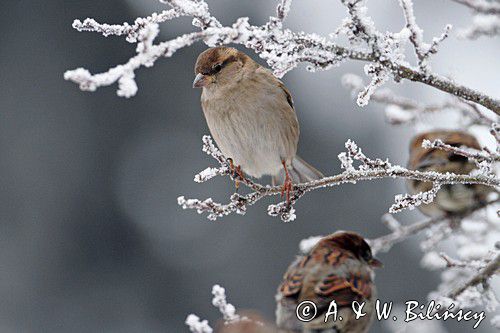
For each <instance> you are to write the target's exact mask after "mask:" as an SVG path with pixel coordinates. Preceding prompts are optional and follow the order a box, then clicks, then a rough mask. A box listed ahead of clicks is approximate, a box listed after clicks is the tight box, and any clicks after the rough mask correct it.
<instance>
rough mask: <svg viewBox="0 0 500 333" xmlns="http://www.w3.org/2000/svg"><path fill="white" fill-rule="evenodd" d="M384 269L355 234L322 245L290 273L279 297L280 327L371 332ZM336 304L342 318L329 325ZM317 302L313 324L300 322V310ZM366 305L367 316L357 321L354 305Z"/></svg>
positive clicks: (338, 234) (344, 234) (332, 237)
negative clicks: (377, 281) (378, 277)
mask: <svg viewBox="0 0 500 333" xmlns="http://www.w3.org/2000/svg"><path fill="white" fill-rule="evenodd" d="M380 266H382V264H381V262H380V261H378V260H377V259H375V258H373V256H372V252H371V249H370V246H369V245H368V244H367V243H366V241H365V240H364V239H363V237H361V236H360V235H358V234H356V233H353V232H343V231H342V232H336V233H334V234H332V235H330V236H327V237H325V238H323V239H321V240H320V241H319V242H318V244H316V246H315V247H313V248H312V250H311V251H310V252H309V254H307V255H304V256H299V257H298V258H297V259H296V260H295V261H294V262H293V263H292V264H291V265H290V267H289V268H288V270H287V272H286V273H285V276H284V280H283V282H282V283H281V285H280V287H279V289H278V295H277V296H276V302H277V309H276V324H277V325H278V327H279V328H281V329H284V330H289V331H292V332H295V331H298V332H300V331H303V332H315V333H316V332H318V333H319V332H335V333H362V332H367V331H368V328H369V327H370V323H371V321H372V315H373V313H374V300H375V298H376V289H375V285H374V282H373V270H372V268H373V267H380ZM333 300H335V302H336V304H337V309H338V316H340V317H342V320H339V318H337V320H336V321H333V318H332V317H329V320H328V321H327V322H326V323H325V314H326V313H327V311H328V309H329V306H330V303H331V302H332V301H333ZM303 301H311V302H313V303H314V304H315V305H316V307H317V314H316V316H315V317H314V319H313V320H312V321H309V322H300V321H298V320H297V317H296V313H295V311H296V308H297V305H298V304H300V303H301V302H303ZM353 301H357V302H359V303H361V302H366V303H365V306H364V307H363V312H365V313H366V316H364V317H361V318H359V319H358V320H356V319H355V315H354V312H353V311H352V302H353Z"/></svg>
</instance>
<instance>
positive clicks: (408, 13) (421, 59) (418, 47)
mask: <svg viewBox="0 0 500 333" xmlns="http://www.w3.org/2000/svg"><path fill="white" fill-rule="evenodd" d="M399 4H400V5H401V7H402V8H403V12H404V16H405V20H406V28H407V29H408V30H410V32H411V34H410V42H411V43H412V44H413V48H414V50H415V54H416V56H417V59H418V65H419V67H420V70H421V71H423V72H424V73H429V71H430V67H429V64H428V60H429V57H430V55H431V54H435V53H437V51H438V46H439V44H440V43H441V42H442V41H443V40H445V39H446V38H447V37H448V34H449V32H450V30H451V24H448V25H446V27H445V28H444V32H443V33H442V34H441V36H439V37H435V38H433V40H432V44H427V43H425V42H424V37H423V33H424V31H423V30H422V29H421V28H420V27H419V26H418V24H417V20H416V18H415V15H414V14H413V3H412V0H399Z"/></svg>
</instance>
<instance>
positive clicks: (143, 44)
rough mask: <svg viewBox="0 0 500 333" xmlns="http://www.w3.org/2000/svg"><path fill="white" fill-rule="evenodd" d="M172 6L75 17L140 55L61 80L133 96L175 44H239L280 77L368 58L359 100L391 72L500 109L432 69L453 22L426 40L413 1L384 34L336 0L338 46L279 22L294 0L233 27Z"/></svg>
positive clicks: (349, 1)
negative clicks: (183, 20)
mask: <svg viewBox="0 0 500 333" xmlns="http://www.w3.org/2000/svg"><path fill="white" fill-rule="evenodd" d="M161 2H163V3H165V4H168V5H169V6H170V7H171V9H169V10H165V11H163V12H161V13H159V14H156V13H154V14H152V15H151V16H149V17H147V18H138V19H137V20H136V21H135V22H134V23H133V24H128V23H124V24H122V25H109V24H101V23H98V22H96V21H95V20H93V19H86V20H84V21H83V22H82V21H80V20H75V21H74V23H73V27H74V28H75V29H77V30H79V31H94V32H98V33H101V34H103V35H105V36H109V35H117V36H126V39H127V41H128V42H131V43H137V54H136V55H135V56H134V57H132V58H131V59H130V60H129V61H128V62H127V63H125V64H122V65H118V66H116V67H113V68H111V69H110V70H108V71H107V72H104V73H99V74H91V73H90V72H89V71H88V70H86V69H84V68H77V69H75V70H70V71H67V72H66V73H65V74H64V77H65V79H66V80H71V81H73V82H75V83H77V84H78V85H79V86H80V89H82V90H87V91H94V90H96V89H97V88H98V87H101V86H108V85H111V84H113V83H115V82H118V85H119V88H118V92H117V93H118V95H119V96H124V97H131V96H133V95H135V94H136V92H137V85H136V83H135V81H134V76H135V74H134V72H135V70H137V69H138V68H140V67H142V66H145V67H151V66H153V64H154V63H155V61H156V60H158V59H159V58H160V57H171V56H172V55H173V54H174V53H175V52H176V51H177V50H179V49H180V48H183V47H187V46H190V45H192V44H193V43H195V42H197V41H203V42H205V44H207V45H208V46H215V45H223V44H230V43H235V44H240V45H244V46H245V47H247V48H250V49H253V50H254V51H255V52H256V53H258V54H259V55H260V57H261V58H263V59H265V60H266V61H267V63H268V64H269V66H270V67H271V68H272V69H273V71H274V74H275V75H276V76H278V77H282V76H283V75H284V74H286V73H287V72H288V71H290V70H292V69H293V68H295V67H297V65H298V64H300V63H308V64H309V65H310V66H309V67H308V69H310V70H311V71H315V70H327V69H330V68H332V67H333V66H335V65H339V64H340V63H341V62H343V61H344V60H346V59H353V60H360V61H365V62H369V64H368V65H367V66H366V68H365V69H366V72H367V74H368V75H369V76H371V77H372V82H371V83H370V85H369V86H367V87H366V90H365V91H364V92H363V94H362V95H360V98H358V104H359V105H360V106H364V105H366V104H367V103H368V100H369V98H370V95H371V94H372V93H373V92H374V91H375V90H376V88H378V87H379V86H381V85H382V84H383V83H384V82H386V81H387V80H388V79H389V78H392V79H394V80H395V81H400V80H401V79H407V80H411V81H415V82H421V83H423V84H426V85H429V86H431V87H434V88H436V89H439V90H442V91H444V92H447V93H449V94H451V95H454V96H457V97H460V98H463V99H465V100H468V101H471V102H474V103H478V104H480V105H482V106H484V107H486V108H488V109H490V110H492V111H494V112H496V113H497V114H500V100H498V99H495V98H493V97H490V96H487V95H485V94H483V93H480V92H478V91H476V90H474V89H471V88H469V87H466V86H464V85H460V84H458V83H455V82H454V81H452V80H450V79H447V78H444V77H442V76H440V75H438V74H436V73H433V72H432V71H431V69H430V66H429V61H428V60H429V57H430V55H431V54H434V53H436V52H437V48H438V45H439V44H440V43H441V42H442V41H443V40H444V39H445V38H446V37H447V36H448V32H449V30H450V28H451V26H449V25H448V26H446V28H445V30H444V32H443V34H442V35H441V36H439V37H436V38H434V39H433V41H432V43H431V44H426V43H424V42H423V38H422V33H421V29H420V28H419V27H418V26H417V24H416V21H415V17H414V16H413V7H412V3H411V1H408V0H400V4H401V6H402V8H403V12H404V15H405V18H406V21H407V23H406V27H405V28H404V29H403V30H401V31H400V32H398V33H382V32H380V31H378V30H376V29H375V26H374V24H373V22H372V21H371V19H370V17H367V16H366V15H365V14H364V11H363V10H362V9H364V7H363V6H364V1H361V0H341V2H342V4H343V5H344V6H346V8H347V10H348V14H349V17H348V18H347V19H346V20H344V24H343V25H342V26H341V27H340V28H339V29H338V30H337V33H344V34H346V35H347V36H348V37H349V40H350V45H349V46H341V45H339V44H337V43H336V42H335V41H332V40H330V39H327V38H324V37H320V36H318V35H316V34H306V33H304V32H293V31H291V30H290V29H284V28H283V20H284V19H285V18H286V16H287V13H288V11H289V10H290V4H291V0H280V1H279V4H278V7H277V14H276V17H271V18H270V20H269V21H268V22H267V23H265V24H263V25H262V26H254V25H250V24H249V22H248V18H245V17H242V18H239V19H237V20H236V22H235V23H234V24H233V25H231V26H222V24H221V23H220V22H219V21H218V20H217V19H216V18H215V17H213V16H212V15H211V14H210V11H209V8H208V5H207V3H206V2H205V1H204V0H162V1H161ZM181 16H190V17H193V18H194V19H193V25H195V26H196V27H198V28H200V31H196V32H192V33H188V34H184V35H182V36H179V37H177V38H175V39H172V40H170V41H165V42H161V43H158V44H153V41H154V39H155V38H156V37H157V35H158V33H159V28H158V24H159V23H163V22H166V21H168V20H171V19H174V18H177V17H181ZM407 41H410V42H411V43H412V44H413V46H414V48H415V52H416V55H417V59H418V68H413V67H412V66H411V65H409V64H408V63H407V61H406V60H405V56H404V53H403V52H402V46H403V45H404V44H405V43H406V42H407Z"/></svg>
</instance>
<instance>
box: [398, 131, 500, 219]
mask: <svg viewBox="0 0 500 333" xmlns="http://www.w3.org/2000/svg"><path fill="white" fill-rule="evenodd" d="M424 140H429V141H431V142H432V141H434V140H441V141H443V142H444V143H446V144H448V145H451V146H454V147H467V148H473V149H477V150H480V149H481V146H480V145H479V142H478V141H477V140H476V138H475V137H474V136H472V135H470V134H468V133H465V132H462V131H451V130H436V131H431V132H426V133H422V134H420V135H417V136H416V137H415V138H413V140H412V141H411V143H410V157H409V162H408V168H409V169H413V170H418V171H436V172H441V173H446V172H452V173H455V174H469V173H470V172H472V171H473V170H475V169H477V168H478V167H477V165H476V164H475V163H474V162H472V161H469V160H468V158H467V157H465V156H461V155H457V154H454V153H452V152H448V151H445V150H442V149H436V148H433V149H427V148H423V147H422V142H423V141H424ZM407 186H408V189H409V191H410V193H411V194H416V193H419V192H425V191H429V190H430V189H431V188H432V183H430V182H422V181H418V180H408V181H407ZM492 191H494V190H493V189H492V188H491V187H489V186H484V185H476V184H453V185H443V186H442V187H441V189H440V190H439V191H438V192H437V195H436V197H435V198H434V200H433V202H431V203H429V204H422V205H420V206H418V209H419V210H420V211H421V212H422V213H423V214H425V215H427V216H430V217H439V216H446V215H460V214H463V213H465V212H467V211H470V210H471V209H474V208H475V207H477V206H478V205H480V204H481V203H484V202H485V201H486V199H487V196H488V194H489V193H491V192H492Z"/></svg>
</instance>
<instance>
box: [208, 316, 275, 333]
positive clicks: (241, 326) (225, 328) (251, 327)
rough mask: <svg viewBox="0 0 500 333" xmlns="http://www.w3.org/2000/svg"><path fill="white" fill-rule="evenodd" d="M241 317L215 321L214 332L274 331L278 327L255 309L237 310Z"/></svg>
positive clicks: (259, 332)
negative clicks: (235, 319)
mask: <svg viewBox="0 0 500 333" xmlns="http://www.w3.org/2000/svg"><path fill="white" fill-rule="evenodd" d="M238 313H239V315H240V316H242V319H241V320H239V321H236V322H232V323H225V322H224V321H223V320H221V321H219V322H218V323H217V326H216V327H215V332H216V333H276V332H278V329H277V328H276V327H274V326H273V325H272V324H270V323H268V322H267V321H266V320H265V319H264V318H263V317H262V316H261V315H260V314H259V313H257V312H255V311H238Z"/></svg>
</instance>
